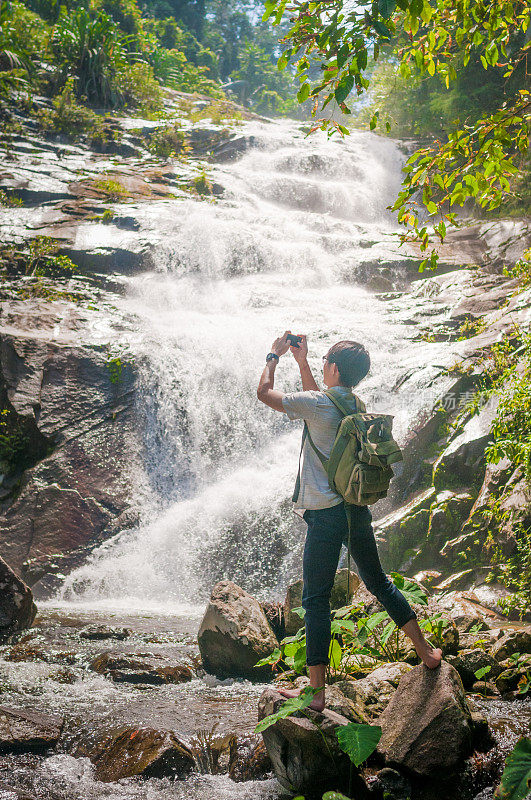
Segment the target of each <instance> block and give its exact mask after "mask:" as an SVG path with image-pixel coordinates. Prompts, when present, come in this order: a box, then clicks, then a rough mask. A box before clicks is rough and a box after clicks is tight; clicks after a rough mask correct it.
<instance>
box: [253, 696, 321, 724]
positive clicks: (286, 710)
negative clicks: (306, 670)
mask: <svg viewBox="0 0 531 800" xmlns="http://www.w3.org/2000/svg"><path fill="white" fill-rule="evenodd" d="M317 692H318V689H312V687H311V686H305V687H304V689H303V690H302V691H301V693H300V694H299V695H297V697H290V698H289V699H288V700H286V702H285V703H283V704H282V705H281V706H280V708H279V710H278V711H277V712H276V713H275V714H269V716H267V717H264V718H263V720H261V721H260V722H259V723H258V725H257V726H256V728H255V729H254V732H255V733H262V731H265V730H267V728H270V727H271V725H274V724H275V723H276V722H278V721H279V719H285V718H286V717H290V716H291V715H292V714H295V712H296V711H302V710H303V709H304V708H308V706H309V705H310V703H311V702H312V700H313V698H314V695H316V694H317Z"/></svg>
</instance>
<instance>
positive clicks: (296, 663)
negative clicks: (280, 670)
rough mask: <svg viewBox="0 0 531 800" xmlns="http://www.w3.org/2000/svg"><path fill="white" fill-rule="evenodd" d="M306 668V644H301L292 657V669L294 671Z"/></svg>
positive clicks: (301, 670)
mask: <svg viewBox="0 0 531 800" xmlns="http://www.w3.org/2000/svg"><path fill="white" fill-rule="evenodd" d="M305 668H306V645H305V644H302V645H301V646H300V647H299V649H298V650H297V652H296V653H295V655H294V657H293V669H294V670H295V672H304V670H305Z"/></svg>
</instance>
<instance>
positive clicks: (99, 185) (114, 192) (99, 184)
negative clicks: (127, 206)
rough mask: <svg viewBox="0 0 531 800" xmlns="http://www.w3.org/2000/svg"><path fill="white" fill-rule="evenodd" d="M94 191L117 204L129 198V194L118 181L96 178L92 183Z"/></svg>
mask: <svg viewBox="0 0 531 800" xmlns="http://www.w3.org/2000/svg"><path fill="white" fill-rule="evenodd" d="M92 185H93V187H94V189H96V191H98V192H102V193H103V194H106V195H107V197H108V198H109V200H111V201H113V202H115V203H119V202H120V201H121V200H125V199H126V198H127V197H129V192H128V191H127V189H126V188H125V186H124V185H123V184H122V183H120V181H117V180H115V179H114V178H98V179H97V180H95V181H93V182H92Z"/></svg>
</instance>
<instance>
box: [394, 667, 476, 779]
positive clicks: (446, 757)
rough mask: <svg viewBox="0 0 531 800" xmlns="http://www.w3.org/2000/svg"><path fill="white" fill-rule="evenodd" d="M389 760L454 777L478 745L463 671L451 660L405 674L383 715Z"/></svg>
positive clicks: (414, 769)
mask: <svg viewBox="0 0 531 800" xmlns="http://www.w3.org/2000/svg"><path fill="white" fill-rule="evenodd" d="M379 724H380V725H381V726H382V738H381V739H380V743H379V745H378V750H379V752H380V753H382V754H383V755H385V759H386V763H387V764H389V765H390V766H397V767H398V768H399V769H400V768H401V769H406V770H407V771H408V772H411V773H412V774H414V775H417V776H419V777H436V776H440V777H442V776H446V777H449V776H451V775H452V774H455V771H456V768H457V767H458V766H459V764H460V763H461V762H462V761H463V760H464V759H465V758H467V756H469V755H470V752H471V750H472V720H471V716H470V710H469V708H468V705H467V703H466V697H465V692H464V689H463V684H462V682H461V678H460V677H459V674H458V673H457V671H456V670H455V669H454V668H453V667H452V666H451V665H450V664H448V663H447V662H445V661H442V662H441V665H440V667H438V668H437V669H434V670H430V669H428V668H427V667H425V666H424V665H423V664H421V665H419V666H418V667H415V668H414V669H412V670H411V671H410V672H408V673H407V674H406V675H404V676H403V677H402V678H401V680H400V683H399V684H398V688H397V690H396V692H395V693H394V695H393V697H392V698H391V702H390V703H389V705H388V706H387V708H386V709H385V711H384V712H383V714H382V715H381V716H380V719H379Z"/></svg>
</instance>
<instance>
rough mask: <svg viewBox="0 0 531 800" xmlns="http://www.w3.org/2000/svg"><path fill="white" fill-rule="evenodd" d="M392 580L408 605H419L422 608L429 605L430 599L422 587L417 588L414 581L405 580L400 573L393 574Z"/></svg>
mask: <svg viewBox="0 0 531 800" xmlns="http://www.w3.org/2000/svg"><path fill="white" fill-rule="evenodd" d="M391 578H392V579H393V583H394V585H395V586H396V587H397V589H400V591H401V592H402V594H403V595H404V597H405V598H406V600H407V601H408V603H417V604H418V605H421V606H427V605H428V597H427V595H425V594H424V592H423V591H422V589H421V588H420V586H417V584H416V583H413V581H410V580H408V579H407V578H404V576H403V575H400V574H399V573H398V572H392V573H391Z"/></svg>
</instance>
